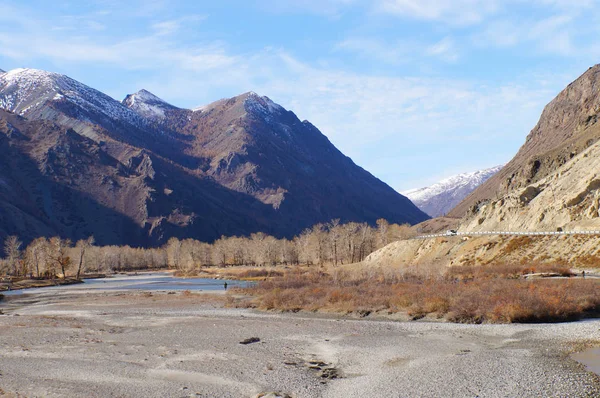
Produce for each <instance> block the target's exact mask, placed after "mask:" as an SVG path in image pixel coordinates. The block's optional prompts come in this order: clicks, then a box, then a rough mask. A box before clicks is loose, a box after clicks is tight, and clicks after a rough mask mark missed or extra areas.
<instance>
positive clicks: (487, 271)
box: [247, 264, 600, 323]
mask: <svg viewBox="0 0 600 398" xmlns="http://www.w3.org/2000/svg"><path fill="white" fill-rule="evenodd" d="M413 271H414V270H413ZM532 272H553V273H570V271H568V270H566V269H565V268H564V267H560V266H555V265H538V264H536V265H530V266H527V267H522V266H516V265H506V264H502V265H496V266H491V265H490V266H482V267H455V268H451V269H449V270H448V273H447V274H446V275H445V277H443V278H440V277H436V276H435V275H430V276H424V275H425V274H427V273H421V274H418V273H413V272H409V271H407V272H402V273H401V272H396V273H394V274H390V273H385V272H380V273H377V272H375V271H373V270H370V271H369V272H362V273H335V274H334V275H333V276H332V275H329V274H325V273H323V272H317V271H292V272H287V273H285V274H284V275H283V276H282V277H278V278H273V279H272V280H269V281H265V282H261V283H259V284H257V285H256V286H255V287H252V288H249V289H248V290H247V291H248V292H250V293H251V294H252V295H254V296H255V299H254V301H253V305H254V306H256V307H258V308H263V309H277V310H283V311H299V310H307V311H316V310H324V311H338V312H356V313H360V314H368V313H370V312H372V311H385V312H387V313H394V312H400V311H403V312H407V313H408V314H409V315H410V316H412V317H413V318H421V317H423V316H425V315H428V314H435V315H437V316H438V317H443V316H445V317H446V318H447V319H448V320H450V321H453V322H468V323H481V322H502V323H509V322H549V321H565V320H573V319H578V318H580V317H582V316H586V315H590V314H598V313H599V312H600V289H598V287H600V286H599V285H600V284H599V283H598V281H596V280H591V279H590V280H583V279H538V280H524V279H520V278H519V277H520V276H522V275H524V274H527V273H532Z"/></svg>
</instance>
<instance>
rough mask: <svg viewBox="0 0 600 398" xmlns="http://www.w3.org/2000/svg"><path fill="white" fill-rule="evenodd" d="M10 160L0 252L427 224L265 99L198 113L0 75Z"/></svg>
mask: <svg viewBox="0 0 600 398" xmlns="http://www.w3.org/2000/svg"><path fill="white" fill-rule="evenodd" d="M0 154H2V156H0V158H1V159H0V240H2V238H3V237H4V236H6V235H10V234H17V235H19V236H21V237H22V238H23V239H25V240H28V239H31V238H33V237H35V236H39V235H46V236H48V235H55V234H58V235H61V236H64V237H69V238H71V239H79V238H82V237H85V236H88V235H90V234H94V235H95V237H96V240H97V241H98V242H99V243H100V244H130V245H142V246H152V245H158V244H161V243H163V242H165V241H166V240H167V239H168V238H169V237H171V236H176V237H179V238H187V237H192V238H196V239H200V240H206V241H211V240H214V239H216V238H219V237H220V236H221V235H248V234H250V233H252V232H257V231H262V232H266V233H269V234H273V235H276V236H287V237H291V236H293V235H295V234H298V233H300V232H301V231H302V230H303V229H304V228H307V227H310V226H312V225H313V224H315V223H319V222H327V221H329V220H331V219H333V218H340V219H341V220H343V221H359V222H369V223H374V222H375V221H376V220H377V219H378V218H385V219H387V220H388V221H390V222H396V223H405V222H408V223H411V224H415V223H418V222H420V221H423V220H425V219H427V218H428V217H427V216H426V215H425V214H424V213H423V212H421V211H420V210H419V209H418V208H416V206H414V205H413V204H412V203H411V202H410V201H409V200H408V199H407V198H405V197H404V196H402V195H400V194H398V193H396V192H395V191H394V190H393V189H391V188H390V187H389V186H387V185H386V184H384V183H383V182H381V181H380V180H378V179H377V178H375V177H374V176H372V175H371V174H370V173H368V172H367V171H365V170H364V169H362V168H361V167H359V166H357V165H356V164H355V163H354V162H352V160H351V159H350V158H348V157H346V156H344V155H343V154H342V153H341V152H340V151H339V150H337V149H336V148H335V146H333V145H332V144H331V142H330V141H329V140H328V139H327V138H326V137H325V136H324V135H323V134H322V133H321V132H320V131H319V130H318V129H317V128H316V127H314V126H313V125H312V124H310V123H309V122H307V121H303V122H302V121H300V120H299V119H298V118H297V117H296V115H294V113H293V112H290V111H288V110H286V109H284V108H283V107H281V106H279V105H277V104H275V103H274V102H273V101H272V100H270V99H269V98H267V97H261V96H259V95H257V94H255V93H246V94H243V95H240V96H237V97H233V98H229V99H223V100H220V101H217V102H215V103H213V104H210V105H207V106H205V107H202V108H199V109H196V110H189V109H181V108H178V107H175V106H173V105H170V104H168V103H167V102H165V101H163V100H161V99H160V98H158V97H157V96H155V95H153V94H151V93H149V92H148V91H146V90H141V91H139V92H137V93H135V94H131V95H128V96H127V97H126V98H125V99H124V100H123V101H122V102H120V101H116V100H114V99H112V98H111V97H109V96H107V95H105V94H103V93H101V92H99V91H97V90H95V89H92V88H90V87H88V86H86V85H84V84H82V83H80V82H77V81H76V80H73V79H71V78H69V77H67V76H64V75H60V74H56V73H52V72H46V71H40V70H34V69H17V70H12V71H9V72H7V73H5V74H1V75H0Z"/></svg>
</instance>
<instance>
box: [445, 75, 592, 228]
mask: <svg viewBox="0 0 600 398" xmlns="http://www.w3.org/2000/svg"><path fill="white" fill-rule="evenodd" d="M599 112H600V65H596V66H594V67H591V68H589V69H588V70H587V71H586V72H585V73H584V74H583V75H582V76H580V77H579V78H578V79H577V80H575V81H574V82H572V83H571V84H569V85H568V86H567V87H566V88H565V89H564V90H563V91H562V92H560V93H559V94H558V95H557V96H556V98H554V99H553V100H552V101H551V102H550V103H549V104H548V105H546V107H545V108H544V111H543V113H542V115H541V117H540V120H539V122H538V124H537V125H536V126H535V127H534V128H533V130H531V133H530V134H529V135H528V136H527V139H526V140H525V144H523V146H522V147H521V149H520V150H519V152H518V153H517V154H516V156H515V157H514V158H513V159H512V160H511V161H510V162H509V163H508V164H507V165H506V166H504V167H503V168H502V169H501V170H500V171H499V172H498V173H497V174H496V175H495V176H493V177H492V178H490V179H489V180H488V181H486V182H485V183H483V184H482V185H481V186H480V187H479V188H477V189H476V190H475V191H473V193H472V194H471V195H469V196H468V197H467V198H466V199H465V200H463V201H462V202H461V203H460V204H459V205H458V206H456V208H454V209H453V210H452V211H451V212H450V213H449V215H450V216H453V217H462V216H464V215H465V214H466V213H467V211H469V210H472V208H473V206H474V205H476V204H477V203H479V202H485V201H487V200H490V199H494V198H498V197H501V196H504V195H505V194H506V193H508V192H510V191H511V190H513V189H519V188H523V187H525V186H527V185H529V184H531V183H535V182H537V181H539V180H541V179H543V178H544V177H546V176H547V175H548V174H550V173H552V172H553V171H554V170H556V169H558V168H559V167H560V166H562V165H564V164H566V163H567V162H568V161H570V160H571V159H573V158H574V157H575V156H577V155H578V154H580V153H581V152H582V151H584V150H585V149H586V148H588V147H590V146H591V145H592V144H593V143H595V142H596V141H598V138H599V137H600V134H599V130H598V128H597V126H596V123H597V121H598V113H599Z"/></svg>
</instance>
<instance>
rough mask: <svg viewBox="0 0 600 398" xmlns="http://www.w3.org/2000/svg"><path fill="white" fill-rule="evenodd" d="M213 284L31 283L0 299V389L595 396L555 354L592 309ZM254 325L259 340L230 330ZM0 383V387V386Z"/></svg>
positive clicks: (598, 333) (88, 393)
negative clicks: (329, 300) (423, 307)
mask: <svg viewBox="0 0 600 398" xmlns="http://www.w3.org/2000/svg"><path fill="white" fill-rule="evenodd" d="M224 301H225V297H224V296H223V295H220V296H218V295H215V296H213V295H208V294H186V293H182V292H178V293H175V294H167V293H154V294H148V293H143V292H134V293H131V292H127V293H123V292H103V291H98V292H95V293H84V292H80V291H71V292H63V293H56V292H50V293H48V292H45V293H38V294H33V295H19V296H14V297H11V298H10V299H9V300H5V301H4V302H0V309H1V310H3V311H4V313H5V315H1V316H0V391H3V392H4V393H5V394H7V395H8V396H11V395H12V396H27V397H36V396H44V397H45V396H52V397H57V396H61V397H83V396H85V397H188V396H197V397H253V396H256V395H257V394H260V393H265V392H281V393H287V394H289V396H292V397H540V396H543V397H567V396H568V397H585V396H589V397H598V396H600V384H599V379H598V378H597V376H595V375H594V374H592V373H589V372H587V371H586V370H585V369H584V367H583V366H582V365H580V364H578V363H576V362H574V361H573V360H571V359H570V358H569V356H568V355H567V354H565V352H566V351H567V350H568V349H569V348H570V347H573V345H572V343H573V342H584V341H588V342H589V341H590V340H592V341H593V340H596V343H597V342H598V341H599V340H600V320H595V321H585V322H577V323H564V324H555V325H457V324H449V323H435V322H421V321H419V322H391V321H374V320H353V319H344V318H340V317H324V316H311V315H307V314H276V313H260V312H254V311H248V310H238V309H228V308H224V307H223V302H224ZM249 337H259V338H260V340H261V341H260V342H257V343H253V344H248V345H242V344H240V341H242V340H244V339H246V338H249ZM0 395H2V392H0Z"/></svg>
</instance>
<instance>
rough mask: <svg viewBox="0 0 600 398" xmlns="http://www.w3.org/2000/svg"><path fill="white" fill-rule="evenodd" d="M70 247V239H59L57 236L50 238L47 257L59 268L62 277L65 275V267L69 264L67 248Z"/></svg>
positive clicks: (69, 258)
mask: <svg viewBox="0 0 600 398" xmlns="http://www.w3.org/2000/svg"><path fill="white" fill-rule="evenodd" d="M70 247H71V240H70V239H61V238H59V237H57V236H55V237H53V238H50V244H49V248H50V250H49V252H50V253H49V258H50V261H51V262H52V263H53V265H54V267H58V268H60V271H61V273H62V277H63V279H65V278H66V277H67V268H69V267H70V266H71V263H72V261H71V257H69V255H68V254H67V250H68V249H69V248H70Z"/></svg>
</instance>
